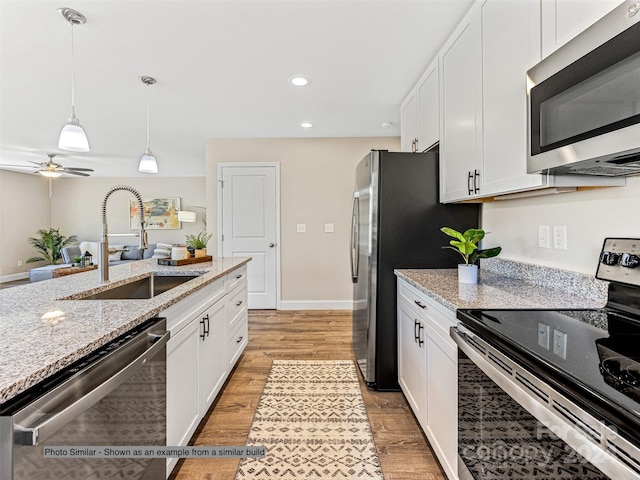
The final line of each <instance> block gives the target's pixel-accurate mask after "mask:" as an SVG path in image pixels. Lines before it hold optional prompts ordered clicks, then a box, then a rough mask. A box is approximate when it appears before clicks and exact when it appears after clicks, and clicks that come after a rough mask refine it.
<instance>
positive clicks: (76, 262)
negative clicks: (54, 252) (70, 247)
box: [72, 257, 82, 267]
mask: <svg viewBox="0 0 640 480" xmlns="http://www.w3.org/2000/svg"><path fill="white" fill-rule="evenodd" d="M72 266H73V267H80V266H82V257H74V258H73V264H72Z"/></svg>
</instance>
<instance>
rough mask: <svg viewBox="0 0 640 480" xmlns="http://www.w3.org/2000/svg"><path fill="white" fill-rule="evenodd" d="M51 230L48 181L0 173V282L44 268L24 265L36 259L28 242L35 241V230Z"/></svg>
mask: <svg viewBox="0 0 640 480" xmlns="http://www.w3.org/2000/svg"><path fill="white" fill-rule="evenodd" d="M51 226H53V225H51V208H50V204H49V188H48V181H47V179H46V178H44V177H43V176H42V175H31V174H24V173H16V172H10V171H7V170H0V281H3V280H4V281H9V280H15V279H18V278H22V277H24V276H25V275H26V272H27V271H28V270H29V269H30V268H33V267H37V266H41V265H43V263H41V262H40V263H29V264H27V263H26V261H27V259H28V258H30V257H34V256H37V255H38V252H37V251H36V250H34V249H33V248H32V247H31V245H30V244H29V242H28V240H27V238H29V237H37V234H36V232H37V231H38V230H40V229H44V230H47V229H49V228H50V227H51ZM61 233H62V234H63V235H69V234H67V233H66V232H64V231H62V232H61ZM19 261H21V262H22V266H21V267H19V266H18V262H19Z"/></svg>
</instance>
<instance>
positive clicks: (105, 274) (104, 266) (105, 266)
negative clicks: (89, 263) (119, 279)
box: [98, 185, 148, 283]
mask: <svg viewBox="0 0 640 480" xmlns="http://www.w3.org/2000/svg"><path fill="white" fill-rule="evenodd" d="M118 190H127V191H128V192H131V193H133V194H134V195H135V197H136V199H137V200H138V208H139V209H140V231H139V232H138V233H112V234H109V232H108V228H107V200H108V199H109V197H110V196H111V194H112V193H113V192H117V191H118ZM144 226H145V221H144V206H143V205H142V196H141V195H140V193H139V192H138V191H137V190H136V189H135V188H133V187H129V186H128V185H116V186H115V187H111V188H110V189H109V191H108V192H107V194H106V195H105V196H104V200H103V201H102V237H101V238H100V248H99V252H98V254H99V255H100V263H99V264H98V271H99V272H100V281H101V282H102V283H106V282H108V281H109V235H111V236H112V237H140V248H141V249H145V248H147V245H148V243H147V232H146V230H145V228H144Z"/></svg>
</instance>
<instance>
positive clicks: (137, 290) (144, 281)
mask: <svg viewBox="0 0 640 480" xmlns="http://www.w3.org/2000/svg"><path fill="white" fill-rule="evenodd" d="M199 276H200V275H151V276H150V277H145V278H141V279H140V280H136V281H135V282H131V283H125V284H124V285H119V286H117V287H113V288H109V289H107V290H104V291H102V292H98V293H93V294H91V295H87V296H84V297H81V298H77V299H76V300H131V299H148V298H152V297H155V296H156V295H160V294H161V293H163V292H166V291H167V290H171V289H172V288H175V287H177V286H179V285H182V284H183V283H185V282H188V281H189V280H193V279H194V278H197V277H199Z"/></svg>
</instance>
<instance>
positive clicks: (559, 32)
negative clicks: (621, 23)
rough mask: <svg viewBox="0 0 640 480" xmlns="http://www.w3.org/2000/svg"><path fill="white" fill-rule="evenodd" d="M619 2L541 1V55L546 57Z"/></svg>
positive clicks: (588, 0) (584, 0) (608, 0)
mask: <svg viewBox="0 0 640 480" xmlns="http://www.w3.org/2000/svg"><path fill="white" fill-rule="evenodd" d="M621 3H622V2H621V1H620V0H580V1H579V2H578V1H576V0H542V55H543V57H546V56H547V55H549V54H550V53H552V52H553V51H554V50H556V49H557V48H558V47H560V46H562V45H564V44H565V43H567V42H568V41H569V40H571V39H572V38H573V37H575V36H576V35H578V34H579V33H580V32H582V31H583V30H585V29H586V28H587V27H588V26H590V25H591V24H593V23H595V22H596V21H597V20H598V19H600V18H602V17H603V16H604V15H606V14H607V13H609V12H610V11H611V10H613V9H614V8H615V7H617V6H618V5H620V4H621Z"/></svg>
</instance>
